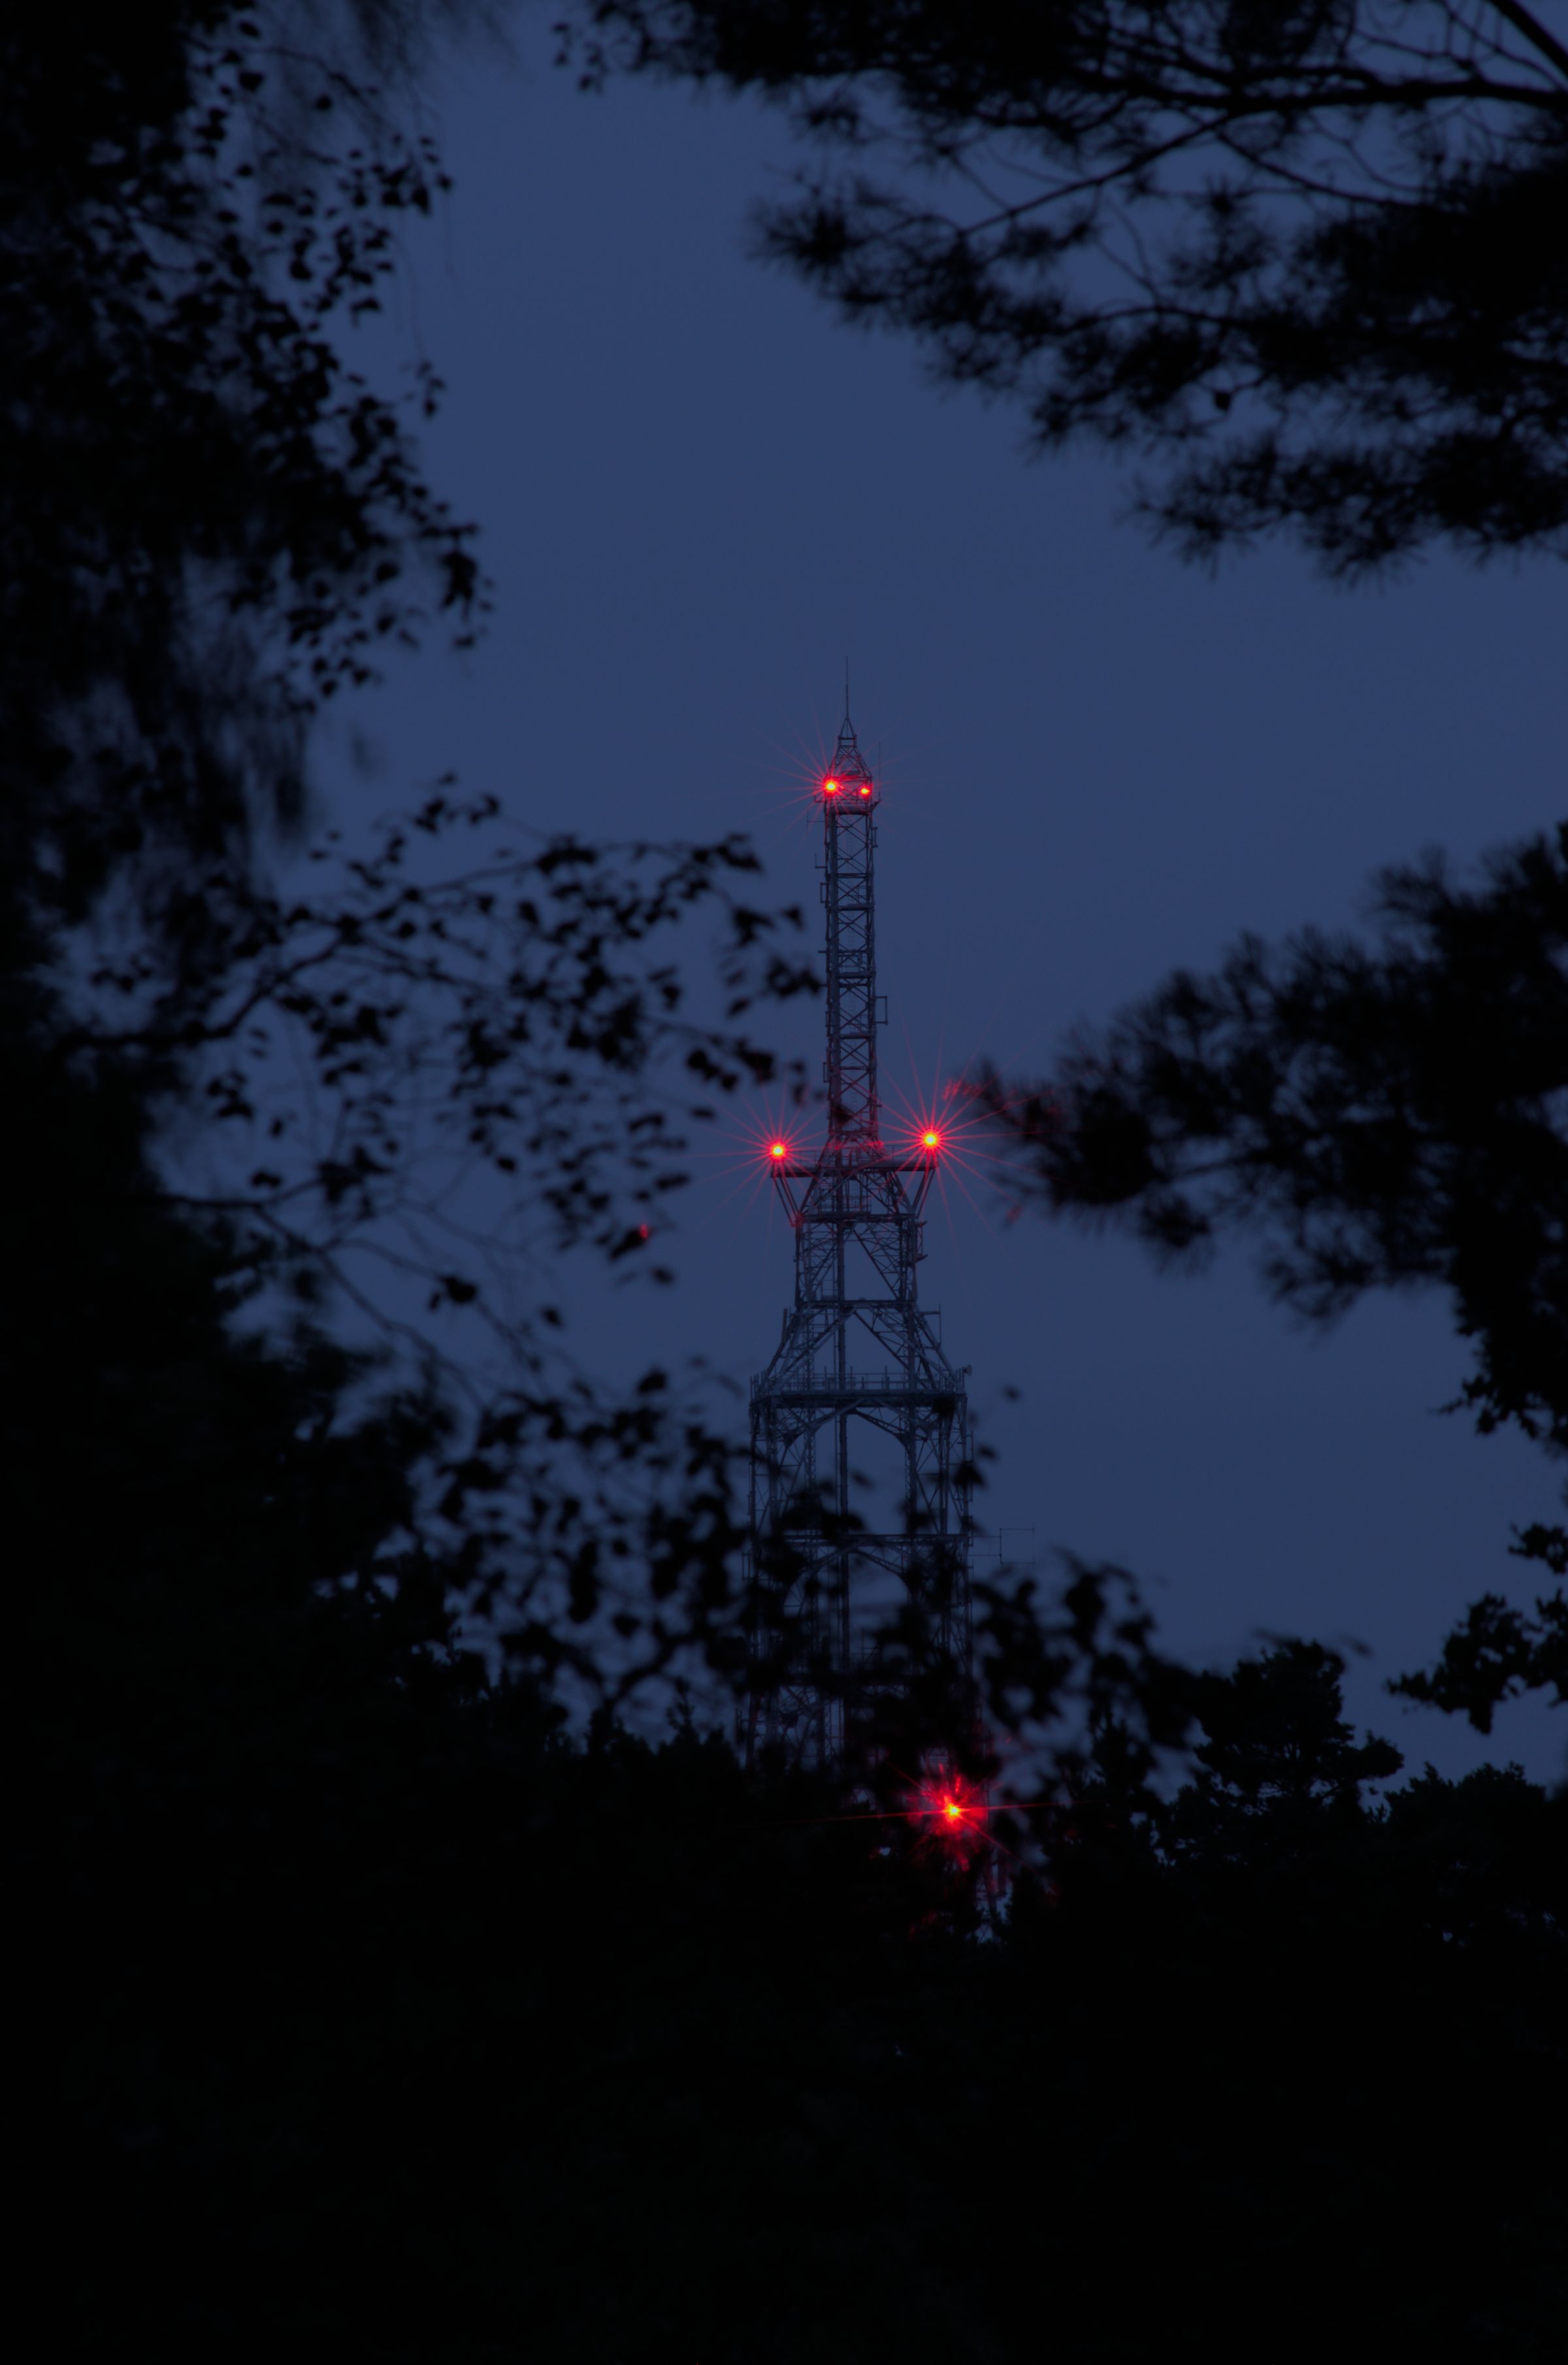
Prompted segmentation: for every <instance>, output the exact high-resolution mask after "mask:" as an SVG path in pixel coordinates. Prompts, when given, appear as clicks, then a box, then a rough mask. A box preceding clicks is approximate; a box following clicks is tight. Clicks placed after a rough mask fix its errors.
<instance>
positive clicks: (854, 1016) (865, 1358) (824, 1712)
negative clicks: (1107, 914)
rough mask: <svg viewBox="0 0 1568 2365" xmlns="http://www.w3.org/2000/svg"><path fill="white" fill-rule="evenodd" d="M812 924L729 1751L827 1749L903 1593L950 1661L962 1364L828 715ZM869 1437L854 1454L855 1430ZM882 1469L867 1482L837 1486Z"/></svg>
mask: <svg viewBox="0 0 1568 2365" xmlns="http://www.w3.org/2000/svg"><path fill="white" fill-rule="evenodd" d="M820 789H821V798H822V806H823V854H822V857H821V867H822V871H823V902H824V904H825V907H826V919H827V947H826V952H827V959H826V978H827V1011H826V1019H827V1058H826V1060H825V1062H824V1068H823V1082H824V1086H825V1096H826V1105H827V1118H828V1122H827V1138H826V1140H825V1141H824V1143H823V1147H822V1149H820V1150H819V1151H818V1152H817V1154H816V1155H815V1156H814V1157H812V1158H811V1159H809V1160H804V1159H801V1158H798V1157H796V1156H793V1155H790V1154H788V1153H787V1152H786V1149H785V1146H784V1145H783V1144H780V1143H775V1144H774V1145H772V1154H773V1160H774V1165H773V1171H774V1178H775V1183H776V1186H777V1188H778V1193H779V1195H780V1197H781V1198H782V1200H783V1202H784V1205H785V1206H786V1208H787V1210H788V1213H789V1216H790V1225H791V1227H792V1229H793V1232H794V1238H795V1302H794V1305H793V1306H792V1307H791V1308H790V1310H789V1312H787V1313H786V1315H785V1317H784V1327H783V1336H782V1338H781V1339H780V1342H779V1345H778V1351H777V1352H776V1353H775V1355H774V1357H773V1360H772V1362H770V1363H769V1364H768V1366H767V1370H766V1371H765V1372H762V1373H759V1374H758V1376H757V1377H756V1379H755V1380H754V1381H753V1383H752V1389H751V1446H752V1504H751V1516H752V1565H751V1571H750V1575H751V1600H752V1618H751V1636H750V1642H751V1654H752V1675H751V1685H750V1691H749V1697H748V1699H747V1703H746V1708H745V1736H744V1737H745V1745H746V1750H747V1754H748V1756H749V1755H751V1754H753V1753H755V1751H756V1750H757V1749H758V1748H774V1749H782V1750H783V1752H784V1753H785V1754H786V1755H787V1756H788V1757H790V1759H792V1760H794V1761H796V1762H800V1763H805V1764H813V1765H839V1764H840V1763H842V1762H843V1759H844V1756H845V1753H846V1739H847V1736H848V1733H849V1730H850V1727H851V1724H852V1722H853V1721H854V1720H855V1718H856V1717H857V1713H859V1711H861V1710H862V1709H865V1708H866V1707H867V1706H868V1704H869V1703H870V1701H871V1698H872V1696H873V1695H874V1694H875V1693H876V1691H877V1690H878V1688H879V1687H880V1688H883V1689H886V1688H887V1687H888V1683H889V1681H890V1678H889V1677H888V1676H886V1675H885V1674H884V1673H883V1672H882V1671H881V1668H880V1654H879V1650H878V1648H877V1645H876V1643H875V1641H874V1639H873V1638H874V1634H875V1631H876V1630H877V1629H878V1627H879V1626H881V1625H884V1624H887V1623H890V1621H891V1620H894V1619H895V1618H896V1617H897V1616H898V1614H899V1611H900V1609H901V1608H902V1607H903V1606H904V1605H906V1604H907V1602H908V1601H909V1600H910V1598H911V1597H913V1598H914V1599H916V1600H917V1601H918V1602H919V1604H920V1606H921V1608H922V1610H923V1613H924V1617H925V1619H926V1620H927V1622H928V1631H929V1632H930V1633H931V1635H932V1637H933V1639H934V1640H935V1642H937V1644H938V1646H939V1647H940V1648H942V1649H943V1650H945V1651H946V1652H947V1653H950V1654H951V1655H952V1659H953V1662H954V1664H956V1665H958V1666H960V1667H963V1668H967V1666H968V1664H969V1647H970V1631H969V1630H970V1606H969V1564H970V1537H971V1519H970V1512H969V1476H968V1474H969V1465H970V1460H971V1440H970V1431H969V1401H968V1396H967V1395H966V1392H965V1387H964V1380H965V1377H966V1376H967V1374H966V1373H965V1372H963V1371H960V1370H958V1369H956V1368H955V1366H954V1365H953V1364H952V1363H950V1362H948V1360H947V1358H946V1354H945V1352H944V1351H943V1348H942V1345H941V1342H940V1339H939V1337H938V1334H937V1330H936V1327H935V1322H934V1320H933V1318H932V1317H931V1316H929V1315H928V1314H926V1313H925V1312H924V1311H923V1310H922V1308H921V1306H920V1304H919V1298H918V1291H917V1286H916V1272H917V1268H918V1266H919V1264H920V1262H921V1259H922V1256H923V1254H924V1224H923V1222H922V1211H923V1209H924V1204H925V1200H926V1196H927V1194H928V1193H929V1191H930V1188H931V1184H932V1182H933V1179H934V1177H935V1171H936V1169H937V1165H938V1163H939V1160H940V1156H941V1139H940V1135H939V1133H938V1132H937V1131H935V1130H932V1131H930V1132H928V1133H926V1134H925V1135H924V1137H923V1138H917V1140H916V1141H915V1142H914V1143H913V1145H912V1146H911V1148H910V1149H908V1150H902V1149H900V1150H897V1151H892V1152H890V1151H889V1150H888V1149H887V1148H886V1147H885V1146H884V1144H883V1142H882V1139H881V1136H880V1129H879V1127H880V1115H879V1106H878V1097H877V1026H878V1023H879V1007H878V999H877V981H876V914H875V898H874V894H873V876H872V862H873V853H874V849H875V846H876V814H877V811H878V808H879V801H880V799H879V792H878V789H877V784H876V782H875V780H874V779H873V778H872V776H871V773H870V771H869V769H868V767H867V765H866V763H865V760H864V758H863V757H862V756H861V754H860V751H859V747H858V745H857V740H856V734H855V732H854V729H853V726H852V725H851V723H850V722H849V718H848V715H847V713H846V717H845V722H844V727H843V729H842V731H841V732H840V734H839V740H838V747H837V750H836V753H835V756H834V764H833V767H832V768H831V770H830V771H829V772H828V774H827V775H826V776H825V777H824V779H823V781H822V782H821V784H820ZM868 1444H870V1445H872V1446H873V1447H876V1446H877V1445H878V1444H879V1451H876V1452H873V1453H872V1454H870V1455H868V1452H867V1451H866V1449H867V1447H868ZM868 1459H873V1460H875V1461H876V1462H878V1463H879V1464H880V1481H881V1483H880V1490H879V1492H875V1491H873V1490H872V1489H871V1488H869V1487H868V1486H866V1485H860V1484H859V1483H857V1474H858V1472H859V1470H860V1467H861V1465H862V1463H865V1462H866V1461H867V1460H868Z"/></svg>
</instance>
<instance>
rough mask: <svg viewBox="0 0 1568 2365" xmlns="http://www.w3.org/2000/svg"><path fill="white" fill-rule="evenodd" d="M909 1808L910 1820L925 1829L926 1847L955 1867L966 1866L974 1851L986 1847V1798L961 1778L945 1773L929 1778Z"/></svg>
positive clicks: (915, 1793) (955, 1774) (987, 1837)
mask: <svg viewBox="0 0 1568 2365" xmlns="http://www.w3.org/2000/svg"><path fill="white" fill-rule="evenodd" d="M909 1808H910V1812H911V1816H912V1820H913V1821H914V1822H915V1823H916V1824H917V1825H924V1837H925V1840H926V1842H927V1844H932V1845H935V1846H936V1847H939V1848H942V1849H944V1850H945V1851H946V1852H947V1853H949V1854H950V1855H952V1856H953V1858H954V1860H955V1861H957V1862H958V1863H966V1864H967V1863H968V1862H969V1858H970V1856H971V1855H972V1854H973V1853H974V1851H975V1850H976V1849H977V1848H982V1847H984V1846H985V1845H986V1844H988V1841H989V1838H990V1834H989V1833H988V1832H987V1829H986V1800H985V1794H984V1792H983V1791H982V1790H980V1788H978V1787H977V1785H976V1784H974V1783H973V1782H970V1781H969V1780H967V1779H966V1778H965V1777H964V1776H963V1775H962V1774H958V1773H954V1772H951V1771H946V1770H945V1771H943V1772H942V1773H940V1774H937V1775H936V1776H935V1778H934V1779H933V1778H929V1777H928V1778H927V1779H926V1780H925V1781H924V1782H923V1783H922V1784H921V1785H920V1787H919V1788H918V1789H917V1790H916V1791H915V1792H914V1793H913V1797H912V1798H911V1799H910V1800H909Z"/></svg>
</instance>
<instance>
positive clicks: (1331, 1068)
mask: <svg viewBox="0 0 1568 2365" xmlns="http://www.w3.org/2000/svg"><path fill="white" fill-rule="evenodd" d="M1374 916H1375V918H1376V921H1377V923H1378V928H1379V936H1378V941H1377V943H1376V944H1375V946H1372V947H1369V946H1368V945H1366V944H1365V943H1364V942H1362V941H1361V940H1360V939H1358V938H1355V937H1352V936H1349V935H1341V936H1327V935H1325V934H1323V933H1321V932H1318V931H1308V932H1306V933H1304V934H1303V935H1302V936H1298V937H1296V938H1294V939H1293V940H1291V941H1290V942H1288V943H1287V944H1285V945H1284V946H1282V947H1269V946H1266V945H1264V944H1262V943H1261V942H1260V940H1258V939H1257V938H1255V937H1247V938H1244V939H1243V940H1242V942H1241V943H1240V945H1239V946H1238V947H1237V949H1236V950H1235V951H1234V952H1233V953H1232V954H1231V955H1230V956H1229V958H1227V959H1226V962H1225V963H1224V965H1223V966H1222V968H1221V969H1220V970H1218V971H1217V972H1216V973H1215V974H1214V975H1213V976H1209V977H1201V976H1197V975H1194V974H1192V973H1190V972H1188V971H1184V970H1182V971H1178V972H1177V973H1176V974H1175V975H1174V976H1173V977H1171V978H1170V979H1169V980H1168V981H1166V982H1165V983H1164V984H1163V985H1162V986H1160V987H1159V989H1158V990H1157V991H1156V992H1154V993H1152V994H1151V995H1149V996H1148V998H1147V999H1146V1000H1145V1001H1143V1002H1141V1003H1137V1004H1135V1005H1134V1006H1133V1007H1132V1008H1131V1009H1129V1010H1128V1011H1126V1012H1125V1013H1123V1014H1121V1015H1120V1016H1119V1017H1117V1018H1115V1019H1114V1020H1113V1021H1112V1022H1111V1023H1110V1024H1109V1025H1108V1026H1105V1027H1103V1028H1102V1029H1100V1030H1098V1031H1088V1032H1085V1033H1084V1034H1083V1035H1082V1036H1081V1037H1080V1038H1079V1039H1078V1040H1077V1041H1076V1042H1075V1043H1074V1044H1072V1045H1071V1046H1070V1048H1069V1049H1068V1051H1067V1054H1066V1057H1065V1058H1064V1059H1063V1060H1062V1061H1061V1062H1060V1063H1059V1065H1058V1070H1057V1071H1056V1072H1055V1074H1054V1075H1053V1076H1052V1077H1051V1078H1050V1080H1049V1081H1048V1082H1044V1083H1041V1084H1038V1085H1036V1086H1029V1085H1017V1084H1013V1083H1009V1082H1005V1081H1004V1080H1002V1078H1000V1077H997V1076H995V1075H989V1076H986V1077H983V1078H981V1079H980V1082H979V1086H978V1089H979V1092H980V1098H981V1101H982V1104H984V1105H985V1106H986V1107H987V1108H988V1109H989V1111H990V1113H991V1117H992V1120H993V1121H994V1123H995V1124H996V1125H997V1126H999V1127H1000V1128H1001V1129H1002V1132H1003V1134H1004V1135H1005V1136H1006V1137H1007V1138H1009V1139H1010V1140H1011V1141H1012V1143H1013V1144H1014V1147H1015V1149H1017V1150H1018V1152H1019V1154H1020V1171H1021V1174H1022V1176H1023V1181H1024V1188H1025V1193H1026V1194H1035V1195H1036V1196H1037V1198H1038V1199H1039V1200H1040V1202H1041V1203H1042V1204H1043V1205H1047V1206H1049V1207H1051V1208H1054V1209H1057V1210H1059V1211H1062V1212H1064V1213H1067V1214H1069V1215H1071V1216H1076V1217H1077V1218H1079V1219H1080V1220H1081V1221H1085V1222H1088V1223H1091V1224H1104V1223H1114V1224H1119V1225H1124V1226H1126V1227H1129V1228H1131V1229H1132V1230H1134V1231H1136V1232H1137V1234H1138V1235H1139V1236H1140V1237H1141V1238H1142V1239H1144V1240H1145V1241H1146V1242H1147V1243H1148V1246H1149V1247H1150V1249H1151V1250H1153V1251H1154V1253H1155V1254H1156V1256H1157V1257H1159V1259H1160V1261H1162V1262H1178V1263H1180V1262H1191V1261H1193V1260H1195V1259H1201V1258H1202V1257H1203V1255H1204V1253H1205V1252H1206V1250H1208V1249H1209V1247H1210V1246H1211V1245H1212V1243H1213V1242H1214V1241H1215V1239H1217V1238H1219V1237H1220V1236H1222V1235H1223V1234H1225V1233H1226V1232H1227V1231H1236V1232H1239V1233H1248V1232H1251V1233H1256V1234H1259V1235H1260V1236H1261V1239H1262V1240H1263V1243H1264V1256H1263V1277H1264V1280H1265V1282H1266V1283H1267V1285H1268V1287H1269V1288H1270V1289H1271V1291H1272V1293H1273V1294H1274V1295H1276V1296H1278V1297H1279V1298H1281V1299H1282V1300H1283V1301H1284V1302H1285V1303H1286V1304H1288V1305H1290V1306H1294V1307H1295V1308H1296V1309H1298V1310H1299V1311H1300V1312H1302V1313H1303V1314H1305V1315H1306V1316H1307V1317H1309V1318H1311V1319H1315V1320H1318V1321H1326V1320H1329V1319H1331V1318H1332V1317H1334V1316H1335V1315H1337V1314H1338V1313H1340V1312H1342V1311H1343V1310H1344V1309H1345V1308H1346V1307H1347V1306H1350V1305H1351V1304H1353V1303H1354V1302H1355V1300H1356V1299H1357V1298H1358V1297H1360V1296H1361V1295H1363V1294H1364V1293H1366V1292H1367V1291H1369V1290H1374V1289H1415V1288H1420V1287H1436V1288H1440V1289H1442V1290H1443V1291H1445V1292H1446V1294H1447V1295H1448V1297H1449V1300H1450V1305H1451V1307H1452V1310H1453V1317H1454V1321H1455V1324H1456V1327H1457V1328H1458V1330H1459V1331H1460V1333H1461V1335H1462V1337H1464V1338H1466V1339H1469V1340H1471V1341H1472V1342H1473V1352H1474V1368H1473V1371H1472V1373H1470V1375H1469V1376H1468V1377H1467V1378H1466V1380H1465V1381H1464V1383H1463V1388H1462V1400H1463V1402H1464V1403H1465V1404H1466V1405H1467V1406H1469V1407H1471V1408H1472V1409H1473V1412H1474V1415H1475V1418H1476V1421H1477V1423H1478V1425H1479V1427H1480V1428H1481V1429H1483V1430H1490V1429H1495V1428H1497V1427H1498V1426H1499V1425H1500V1424H1502V1423H1505V1422H1511V1423H1513V1424H1515V1425H1517V1426H1518V1428H1520V1429H1523V1430H1524V1432H1525V1433H1526V1434H1527V1435H1529V1436H1530V1437H1533V1438H1537V1439H1539V1440H1540V1441H1541V1442H1542V1443H1543V1444H1544V1445H1545V1446H1546V1447H1547V1449H1548V1450H1549V1451H1550V1452H1552V1453H1553V1454H1556V1455H1561V1454H1562V1453H1563V1452H1568V1353H1565V1344H1564V1342H1565V1340H1568V1243H1565V1239H1564V1232H1563V1208H1564V1205H1565V1204H1568V1137H1565V1134H1564V1128H1563V1109H1564V1093H1565V1091H1568V970H1565V963H1568V826H1565V827H1564V828H1563V829H1561V830H1559V831H1558V832H1557V834H1556V835H1555V836H1554V837H1552V838H1541V839H1538V840H1535V841H1532V842H1530V843H1529V844H1527V845H1525V846H1518V847H1514V848H1510V849H1508V850H1507V851H1506V852H1504V853H1502V854H1500V855H1498V856H1497V857H1495V860H1494V861H1493V863H1492V864H1491V866H1490V868H1489V869H1488V871H1487V873H1486V875H1485V876H1484V879H1483V880H1481V881H1480V882H1479V883H1478V884H1476V885H1474V886H1462V885H1459V884H1457V883H1456V882H1455V881H1454V880H1452V879H1451V878H1450V876H1449V874H1448V872H1447V870H1446V869H1445V868H1444V866H1443V865H1442V863H1441V862H1440V861H1438V860H1436V859H1434V860H1432V861H1429V862H1428V863H1425V864H1422V865H1419V866H1417V867H1415V868H1406V869H1394V870H1391V871H1388V872H1386V873H1384V874H1383V877H1382V878H1381V879H1380V880H1379V881H1378V883H1377V889H1376V901H1375V904H1374ZM1518 1549H1519V1550H1520V1551H1521V1552H1523V1553H1524V1554H1525V1555H1526V1556H1527V1557H1529V1558H1531V1559H1537V1560H1540V1561H1544V1562H1545V1563H1547V1564H1549V1565H1550V1566H1551V1567H1552V1568H1553V1569H1554V1570H1555V1571H1556V1572H1557V1574H1559V1575H1561V1574H1562V1567H1563V1562H1564V1557H1565V1555H1568V1535H1565V1534H1564V1531H1563V1530H1562V1529H1561V1528H1556V1527H1546V1526H1543V1525H1540V1524H1539V1523H1537V1524H1534V1525H1532V1526H1531V1527H1529V1529H1527V1530H1525V1531H1524V1533H1523V1535H1522V1536H1521V1537H1520V1539H1519V1542H1518ZM1564 1616H1565V1611H1564V1605H1563V1600H1562V1594H1561V1592H1560V1591H1559V1592H1558V1593H1556V1594H1554V1595H1552V1596H1551V1597H1547V1598H1545V1599H1543V1600H1541V1601H1540V1603H1539V1604H1538V1606H1537V1610H1536V1615H1535V1618H1534V1619H1533V1620H1532V1619H1531V1618H1530V1617H1529V1615H1528V1613H1524V1612H1520V1611H1517V1610H1510V1609H1508V1608H1506V1606H1505V1605H1504V1604H1503V1603H1502V1602H1501V1601H1500V1600H1498V1599H1496V1598H1495V1597H1487V1599H1486V1601H1485V1602H1484V1603H1482V1604H1478V1605H1477V1607H1476V1608H1475V1610H1474V1611H1473V1613H1472V1616H1471V1619H1470V1620H1469V1621H1467V1623H1466V1624H1465V1625H1464V1626H1462V1627H1461V1628H1460V1629H1459V1630H1458V1631H1456V1634H1455V1635H1454V1636H1453V1637H1452V1638H1450V1643H1449V1645H1448V1649H1447V1652H1446V1653H1445V1658H1444V1662H1443V1666H1442V1669H1441V1670H1440V1671H1439V1673H1438V1674H1436V1675H1434V1676H1425V1677H1412V1678H1410V1679H1408V1680H1407V1682H1406V1686H1405V1688H1406V1690H1407V1691H1409V1693H1410V1694H1411V1696H1412V1697H1414V1698H1423V1699H1431V1700H1437V1701H1440V1702H1441V1703H1442V1704H1443V1705H1446V1706H1449V1707H1455V1708H1460V1707H1462V1708H1463V1709H1466V1710H1467V1711H1468V1712H1469V1713H1470V1714H1471V1715H1472V1717H1473V1720H1474V1721H1476V1722H1477V1723H1478V1724H1480V1725H1481V1726H1482V1727H1483V1729H1486V1728H1487V1727H1488V1726H1489V1724H1490V1719H1491V1714H1492V1711H1493V1709H1495V1706H1496V1705H1497V1703H1498V1702H1499V1701H1500V1700H1501V1699H1503V1698H1508V1697H1511V1696H1512V1695H1513V1694H1514V1693H1516V1692H1517V1691H1518V1690H1519V1689H1520V1688H1525V1687H1543V1688H1545V1687H1551V1688H1554V1689H1555V1691H1556V1693H1557V1696H1558V1697H1559V1698H1562V1697H1564V1696H1565V1694H1568V1684H1565V1681H1564V1678H1565V1676H1568V1665H1565V1662H1564V1655H1563V1642H1564V1626H1563V1620H1564Z"/></svg>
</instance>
